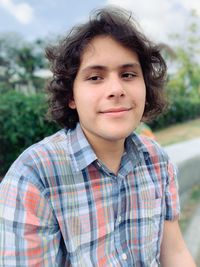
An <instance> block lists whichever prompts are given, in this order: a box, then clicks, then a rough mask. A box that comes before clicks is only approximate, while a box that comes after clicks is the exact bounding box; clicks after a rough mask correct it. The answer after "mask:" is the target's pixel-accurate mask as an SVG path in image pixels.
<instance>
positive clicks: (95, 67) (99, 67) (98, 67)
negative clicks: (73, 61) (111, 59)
mask: <svg viewBox="0 0 200 267" xmlns="http://www.w3.org/2000/svg"><path fill="white" fill-rule="evenodd" d="M117 68H119V69H126V68H140V69H141V65H140V63H139V62H134V63H126V64H122V65H119V66H118V67H117ZM107 69H108V67H106V66H103V65H90V66H87V67H85V68H84V69H82V70H81V72H87V71H90V70H104V71H105V70H107Z"/></svg>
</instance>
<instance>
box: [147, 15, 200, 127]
mask: <svg viewBox="0 0 200 267" xmlns="http://www.w3.org/2000/svg"><path fill="white" fill-rule="evenodd" d="M171 39H172V40H173V43H174V46H173V52H172V49H171V48H170V49H166V48H165V47H164V51H163V55H164V57H165V59H166V61H167V64H168V66H169V70H170V67H172V66H173V71H171V72H169V77H168V83H167V87H166V92H167V97H168V100H169V109H168V110H167V112H166V113H165V114H164V115H162V116H160V117H159V118H157V119H156V120H154V121H153V122H152V123H151V124H150V125H151V127H152V128H153V129H159V128H164V127H166V126H168V125H171V124H174V123H178V122H183V121H186V120H190V119H193V118H196V117H199V116H200V18H199V17H198V16H197V14H196V13H195V12H194V11H192V12H191V18H190V20H189V24H188V26H186V29H185V32H184V34H183V35H178V34H175V35H172V36H171Z"/></svg>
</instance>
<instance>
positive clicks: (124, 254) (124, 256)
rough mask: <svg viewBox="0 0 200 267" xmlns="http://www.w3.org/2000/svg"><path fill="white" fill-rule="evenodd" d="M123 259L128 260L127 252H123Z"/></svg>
mask: <svg viewBox="0 0 200 267" xmlns="http://www.w3.org/2000/svg"><path fill="white" fill-rule="evenodd" d="M122 259H123V260H124V261H126V260H127V255H126V253H123V254H122Z"/></svg>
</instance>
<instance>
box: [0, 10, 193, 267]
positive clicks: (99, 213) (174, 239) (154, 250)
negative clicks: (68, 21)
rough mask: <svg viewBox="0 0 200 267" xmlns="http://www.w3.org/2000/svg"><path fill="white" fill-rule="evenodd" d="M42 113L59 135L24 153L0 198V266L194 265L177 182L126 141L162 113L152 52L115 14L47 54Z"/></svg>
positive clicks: (103, 15)
mask: <svg viewBox="0 0 200 267" xmlns="http://www.w3.org/2000/svg"><path fill="white" fill-rule="evenodd" d="M47 57H48V58H49V60H50V62H51V67H52V71H53V74H54V76H53V79H52V81H51V82H50V84H49V86H48V90H49V92H50V95H51V96H50V99H49V103H50V113H51V115H52V117H53V119H54V120H55V121H57V122H58V123H59V124H60V125H62V126H64V129H63V130H61V131H59V132H57V133H56V134H54V135H53V136H50V137H47V138H46V139H44V140H43V141H41V142H39V143H38V144H35V145H33V146H31V147H30V148H28V149H27V150H26V151H25V152H24V153H23V154H22V155H21V156H20V157H19V158H18V159H17V160H16V161H15V163H14V164H13V165H12V166H11V168H10V170H9V171H8V173H7V175H6V177H5V178H4V180H3V182H2V184H1V187H0V199H1V202H0V231H1V236H0V266H6V267H7V266H19V267H22V266H29V267H30V266H37V267H39V266H42V267H44V266H48V267H50V266H52V267H53V266H54V267H55V266H74V267H79V266H80V267H83V266H84V267H92V266H101V267H103V266H105V267H107V266H113V267H118V266H123V267H125V266H127V267H130V266H137V267H140V266H141V267H147V266H148V267H150V266H151V267H155V266H158V265H159V262H160V261H161V264H162V266H164V267H165V266H166V267H173V266H175V267H179V266H180V267H184V266H185V267H193V266H195V264H194V262H193V260H192V258H191V256H190V254H189V252H188V250H187V248H186V246H185V244H184V241H183V238H182V236H181V233H180V230H179V226H178V221H177V220H178V217H179V202H178V192H177V180H176V172H175V170H174V167H173V165H172V163H171V162H170V160H169V158H168V156H167V155H166V154H165V152H164V151H163V150H162V149H161V148H160V147H159V146H158V145H157V144H156V143H155V142H154V141H152V140H150V139H148V138H145V137H139V136H137V135H136V134H135V133H134V129H135V128H136V127H137V125H138V124H139V122H140V121H141V120H142V119H147V118H150V117H152V116H154V115H157V114H158V113H159V112H161V111H162V109H163V107H164V100H163V94H162V88H163V85H164V81H165V77H166V66H165V63H164V61H163V58H162V57H161V55H160V52H159V49H158V47H157V46H155V45H153V44H152V43H151V42H150V41H148V40H147V39H146V38H145V37H144V36H143V35H142V34H141V33H140V32H139V31H138V30H137V28H136V26H135V24H134V21H133V20H132V19H131V18H130V17H129V16H127V14H126V13H125V12H124V11H122V10H118V9H109V8H107V9H106V8H105V9H102V10H99V11H98V12H97V13H95V14H94V15H93V17H91V19H90V21H89V22H87V23H85V24H83V25H80V26H78V27H76V28H74V29H73V30H72V31H71V32H70V34H69V35H68V36H67V37H66V38H65V39H63V40H62V41H61V42H60V43H59V45H57V46H55V47H51V48H49V49H47Z"/></svg>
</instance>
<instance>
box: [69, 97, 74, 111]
mask: <svg viewBox="0 0 200 267" xmlns="http://www.w3.org/2000/svg"><path fill="white" fill-rule="evenodd" d="M68 106H69V107H70V108H71V109H76V103H75V101H74V100H73V99H72V100H70V101H69V104H68Z"/></svg>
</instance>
